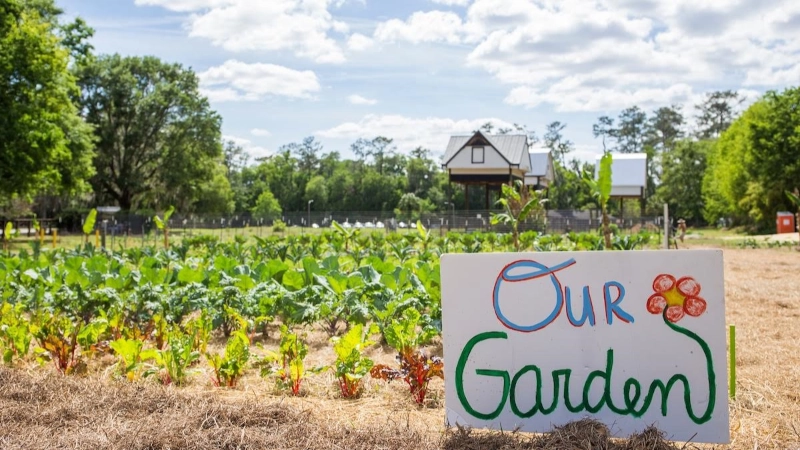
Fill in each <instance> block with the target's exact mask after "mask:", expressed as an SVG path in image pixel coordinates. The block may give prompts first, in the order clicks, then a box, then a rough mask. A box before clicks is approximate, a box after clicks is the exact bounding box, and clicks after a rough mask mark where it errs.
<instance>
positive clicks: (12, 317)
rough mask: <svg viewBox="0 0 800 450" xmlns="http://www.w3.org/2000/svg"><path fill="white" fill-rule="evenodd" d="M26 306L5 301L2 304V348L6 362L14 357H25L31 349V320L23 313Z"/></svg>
mask: <svg viewBox="0 0 800 450" xmlns="http://www.w3.org/2000/svg"><path fill="white" fill-rule="evenodd" d="M24 307H25V305H23V304H22V303H17V304H16V305H12V304H10V303H3V304H2V306H0V349H2V352H3V362H5V363H6V364H10V363H11V362H12V360H13V359H14V358H18V359H21V358H24V357H25V356H26V355H27V354H28V349H30V345H31V334H30V321H28V319H27V318H26V317H25V315H24V313H23V311H24Z"/></svg>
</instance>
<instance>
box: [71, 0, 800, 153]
mask: <svg viewBox="0 0 800 450" xmlns="http://www.w3.org/2000/svg"><path fill="white" fill-rule="evenodd" d="M57 3H58V5H59V6H60V7H62V8H63V9H64V10H65V12H66V15H67V17H75V16H80V17H83V18H84V19H85V20H86V21H87V22H88V23H89V25H90V26H92V27H93V28H94V29H95V31H96V33H95V37H94V38H93V41H92V43H93V45H94V47H95V51H96V52H97V53H119V54H122V55H139V56H142V55H154V56H157V57H159V58H161V59H163V60H165V61H169V62H177V63H180V64H182V65H183V66H185V67H190V68H192V69H193V70H194V71H196V72H197V73H198V76H199V79H200V83H201V92H202V93H203V94H204V95H206V96H207V97H208V98H209V100H210V102H211V105H212V107H213V108H214V109H215V110H217V111H218V112H219V113H220V114H221V116H222V118H223V127H222V128H223V130H222V131H223V135H224V137H225V138H226V139H230V140H233V141H235V142H237V143H238V144H240V145H241V146H243V147H244V148H245V149H246V150H247V151H248V152H249V153H250V154H251V155H252V156H254V157H263V156H268V155H270V154H274V152H276V151H277V150H278V149H279V148H280V146H282V145H284V144H288V143H291V142H300V141H301V140H302V139H303V138H305V137H307V136H314V137H315V138H316V139H318V140H319V141H320V142H322V144H323V145H324V151H325V152H328V151H339V152H340V153H341V154H342V155H343V156H344V157H350V156H352V153H351V152H350V150H349V146H350V144H351V143H352V142H353V141H355V140H356V139H358V138H367V139H371V138H373V137H375V136H386V137H390V138H393V139H394V143H395V145H396V146H397V150H398V151H399V152H402V153H408V152H410V151H411V150H412V149H414V148H416V147H417V146H423V147H426V148H428V149H430V150H432V151H433V154H434V155H439V156H440V155H441V154H442V153H443V152H444V149H445V148H446V146H447V142H448V139H449V136H451V135H454V134H468V133H470V132H471V131H472V130H475V129H477V128H479V127H480V126H481V125H482V124H484V123H486V122H493V123H494V124H495V125H496V126H510V125H511V124H521V125H525V126H526V127H527V128H528V129H529V130H531V131H534V132H536V133H537V134H538V135H539V136H541V135H543V133H544V131H545V127H546V125H547V124H548V123H550V122H553V121H556V120H557V121H560V122H562V123H566V124H567V127H566V128H565V130H564V134H565V137H566V138H568V139H570V140H571V141H573V142H574V143H575V147H576V151H575V152H574V154H573V155H572V156H575V157H577V158H579V159H582V160H591V159H593V158H594V155H596V154H599V153H600V152H601V151H602V143H601V142H600V141H599V140H598V139H595V138H594V137H593V136H592V124H594V123H595V122H596V121H597V118H598V117H599V116H602V115H610V116H612V117H615V116H617V115H618V114H619V112H620V111H621V110H622V109H624V108H626V107H630V106H633V105H638V106H639V107H641V108H643V109H645V110H646V111H648V112H650V111H653V110H654V109H656V108H658V107H660V106H668V105H678V106H681V107H682V108H683V112H684V114H685V115H687V116H690V117H691V116H694V114H695V111H694V107H693V105H695V104H697V103H698V102H699V101H701V100H702V98H703V95H704V93H706V92H710V91H714V90H727V89H731V90H735V91H738V92H740V93H741V94H742V95H744V96H745V97H746V99H747V100H746V103H745V104H748V103H750V102H752V101H754V100H756V99H757V98H758V96H759V95H760V94H762V93H763V92H765V91H767V90H770V89H777V90H780V89H783V88H785V87H789V86H792V85H797V84H800V34H799V33H797V31H796V30H798V29H800V2H798V1H796V0H703V1H697V0H669V1H667V0H664V1H658V0H594V1H588V0H57Z"/></svg>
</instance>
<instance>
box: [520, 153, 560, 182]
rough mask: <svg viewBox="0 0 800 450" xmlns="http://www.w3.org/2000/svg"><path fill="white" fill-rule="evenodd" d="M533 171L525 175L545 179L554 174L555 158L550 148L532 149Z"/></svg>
mask: <svg viewBox="0 0 800 450" xmlns="http://www.w3.org/2000/svg"><path fill="white" fill-rule="evenodd" d="M529 155H530V158H531V170H530V171H529V172H528V173H526V174H525V176H528V177H545V176H547V175H550V174H552V170H551V168H552V165H553V158H552V157H551V155H550V149H548V148H532V149H531V150H530V153H529Z"/></svg>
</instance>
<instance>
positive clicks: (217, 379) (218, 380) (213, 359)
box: [206, 330, 250, 388]
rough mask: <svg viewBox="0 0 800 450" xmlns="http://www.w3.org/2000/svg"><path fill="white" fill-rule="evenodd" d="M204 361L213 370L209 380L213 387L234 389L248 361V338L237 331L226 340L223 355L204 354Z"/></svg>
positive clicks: (243, 333) (242, 332) (240, 331)
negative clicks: (206, 361)
mask: <svg viewBox="0 0 800 450" xmlns="http://www.w3.org/2000/svg"><path fill="white" fill-rule="evenodd" d="M206 359H208V363H209V364H210V365H211V367H212V368H213V369H214V376H213V377H212V379H211V381H212V382H213V383H214V386H217V387H220V386H225V387H231V388H233V387H236V385H237V383H238V382H239V380H240V379H241V378H242V376H243V375H244V371H245V368H246V367H247V362H248V361H249V360H250V338H248V337H247V334H246V333H245V332H244V331H242V330H237V331H235V332H234V333H233V334H231V336H230V338H228V343H227V345H226V346H225V354H224V355H222V356H220V355H218V354H211V353H206Z"/></svg>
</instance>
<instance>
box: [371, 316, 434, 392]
mask: <svg viewBox="0 0 800 450" xmlns="http://www.w3.org/2000/svg"><path fill="white" fill-rule="evenodd" d="M421 319H422V316H421V315H420V313H419V312H418V311H417V310H415V309H407V310H405V311H404V312H403V317H402V318H401V319H400V320H395V321H393V322H392V324H391V325H389V326H388V327H386V329H384V336H385V337H386V342H387V343H388V344H389V345H390V346H391V347H392V348H394V349H395V350H397V351H398V356H397V360H398V362H399V364H400V367H399V368H392V367H389V366H387V365H385V364H378V365H375V366H373V367H372V369H371V370H370V375H371V376H372V377H373V378H377V379H380V380H386V381H392V380H395V379H398V378H399V379H402V380H403V381H405V382H406V384H408V387H409V390H410V392H411V396H412V398H413V399H414V401H415V402H416V403H417V404H420V405H421V404H423V403H424V402H425V396H426V395H427V392H428V384H429V383H430V381H431V380H432V379H433V378H434V377H439V378H442V379H444V362H443V361H442V359H441V358H439V357H438V356H431V355H429V354H427V353H426V352H424V351H423V350H421V349H420V347H421V346H422V345H424V344H426V343H428V342H430V340H431V339H433V337H434V336H436V335H437V334H438V331H437V330H436V329H434V328H430V327H422V326H421V324H422V322H421ZM420 328H421V331H420Z"/></svg>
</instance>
